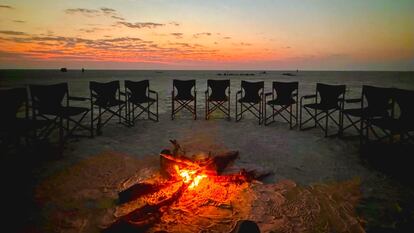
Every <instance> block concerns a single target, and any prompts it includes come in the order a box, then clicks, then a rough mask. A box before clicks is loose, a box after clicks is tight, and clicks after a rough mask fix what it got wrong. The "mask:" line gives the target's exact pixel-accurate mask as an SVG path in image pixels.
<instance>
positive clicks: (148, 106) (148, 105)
mask: <svg viewBox="0 0 414 233" xmlns="http://www.w3.org/2000/svg"><path fill="white" fill-rule="evenodd" d="M147 115H148V119H150V103H149V102H148V103H147Z"/></svg>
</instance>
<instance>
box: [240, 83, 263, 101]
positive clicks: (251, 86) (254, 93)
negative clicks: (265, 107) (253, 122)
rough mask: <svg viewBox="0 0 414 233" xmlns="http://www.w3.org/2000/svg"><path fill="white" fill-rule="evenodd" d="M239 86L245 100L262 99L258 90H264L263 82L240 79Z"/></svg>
mask: <svg viewBox="0 0 414 233" xmlns="http://www.w3.org/2000/svg"><path fill="white" fill-rule="evenodd" d="M241 88H242V89H243V90H244V96H243V98H244V99H245V101H246V102H258V101H261V100H262V97H261V96H260V91H262V92H263V91H264V82H263V81H259V82H248V81H241Z"/></svg>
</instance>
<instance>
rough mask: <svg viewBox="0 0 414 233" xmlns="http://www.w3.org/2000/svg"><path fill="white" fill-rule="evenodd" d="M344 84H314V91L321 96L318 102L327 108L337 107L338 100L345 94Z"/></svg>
mask: <svg viewBox="0 0 414 233" xmlns="http://www.w3.org/2000/svg"><path fill="white" fill-rule="evenodd" d="M345 90H346V86H345V85H329V84H324V83H317V84H316V92H317V94H319V97H320V98H321V100H320V102H319V103H320V104H321V105H323V106H325V107H327V108H334V107H338V102H339V100H340V98H341V96H342V97H344V95H345Z"/></svg>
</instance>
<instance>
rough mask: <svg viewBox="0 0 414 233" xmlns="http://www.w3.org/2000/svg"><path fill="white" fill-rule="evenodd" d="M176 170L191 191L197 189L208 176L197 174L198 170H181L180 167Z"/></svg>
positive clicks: (176, 167)
mask: <svg viewBox="0 0 414 233" xmlns="http://www.w3.org/2000/svg"><path fill="white" fill-rule="evenodd" d="M174 169H175V171H176V172H177V174H178V175H179V176H180V177H181V178H182V179H183V182H184V183H185V184H189V185H188V188H189V189H193V188H195V187H197V186H198V184H199V183H200V181H201V180H202V179H204V178H206V177H207V175H204V174H197V171H196V170H187V169H180V168H179V167H178V165H175V166H174ZM196 174H197V175H196Z"/></svg>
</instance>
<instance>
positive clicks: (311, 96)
mask: <svg viewBox="0 0 414 233" xmlns="http://www.w3.org/2000/svg"><path fill="white" fill-rule="evenodd" d="M311 98H316V95H304V96H302V99H311Z"/></svg>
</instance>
